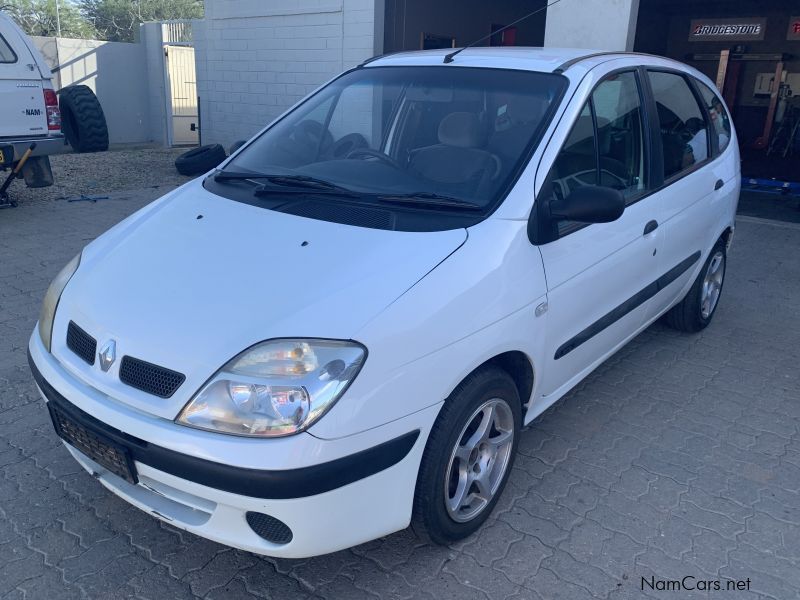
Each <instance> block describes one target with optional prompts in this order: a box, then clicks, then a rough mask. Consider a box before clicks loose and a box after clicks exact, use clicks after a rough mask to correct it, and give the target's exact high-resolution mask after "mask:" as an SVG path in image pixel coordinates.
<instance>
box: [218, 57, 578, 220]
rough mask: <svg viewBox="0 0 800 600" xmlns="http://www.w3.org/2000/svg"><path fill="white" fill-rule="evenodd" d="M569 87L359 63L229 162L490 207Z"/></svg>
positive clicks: (489, 73) (495, 73)
mask: <svg viewBox="0 0 800 600" xmlns="http://www.w3.org/2000/svg"><path fill="white" fill-rule="evenodd" d="M565 87H566V79H565V78H564V77H563V76H561V75H554V74H551V73H537V72H530V71H514V70H502V69H486V68H467V67H455V68H454V67H451V66H442V67H438V66H422V67H366V68H360V69H355V70H354V71H351V72H350V73H347V74H345V75H343V76H342V77H340V78H339V79H337V80H335V81H334V82H332V83H331V84H329V85H328V86H326V87H325V88H323V89H322V90H320V91H319V92H318V93H316V94H315V95H314V96H312V97H311V98H310V99H309V100H307V101H306V102H304V103H303V104H302V105H300V106H299V107H298V108H296V109H295V110H293V111H292V112H291V113H289V114H288V115H287V116H286V117H284V118H283V119H282V120H280V121H279V122H278V123H276V124H275V125H273V126H272V127H271V128H270V129H268V130H267V131H266V132H264V133H263V134H262V135H261V136H260V137H258V138H257V139H255V140H254V141H253V142H252V143H251V144H250V145H249V146H248V147H246V148H245V149H244V150H242V152H241V153H240V154H239V155H238V156H236V158H235V159H233V161H231V163H230V164H229V165H228V166H227V167H226V170H228V171H237V172H252V173H254V174H270V175H273V174H274V175H280V176H282V177H306V178H313V179H315V180H324V181H325V182H327V183H331V184H335V185H336V186H339V188H346V189H347V190H348V191H350V192H353V193H354V194H357V195H358V196H359V200H360V201H363V202H373V201H379V200H381V198H384V197H386V196H389V195H390V196H392V197H397V196H398V195H413V196H415V197H417V198H419V197H420V196H422V195H425V196H427V199H428V200H431V197H433V196H439V197H443V198H445V199H455V200H460V201H465V202H468V203H470V204H472V205H475V206H476V207H477V208H478V209H481V210H484V209H485V210H488V209H489V208H490V207H492V206H494V205H496V201H498V200H499V198H500V196H501V194H502V192H503V191H504V190H505V189H507V187H508V184H509V183H510V181H512V180H513V178H514V177H515V176H516V174H517V173H518V170H519V168H520V167H521V165H522V164H523V163H524V161H525V160H527V157H528V156H529V150H530V149H531V147H532V144H533V143H534V142H535V141H536V140H537V139H538V137H539V136H540V135H541V133H542V132H543V131H544V128H545V127H546V125H547V121H548V119H549V115H550V114H551V112H552V109H554V108H555V105H556V104H557V102H558V100H559V99H560V97H561V94H562V93H563V89H564V88H565ZM440 199H441V198H440ZM331 201H333V198H331ZM348 201H349V202H354V201H356V200H355V199H354V198H353V197H350V198H349V199H348ZM445 202H446V200H445ZM428 204H429V205H430V202H429V203H428ZM420 206H421V205H420ZM406 208H411V209H413V208H414V206H412V203H411V202H408V203H407V206H406ZM438 208H439V209H442V210H444V209H445V207H444V206H443V205H442V204H440V206H439V207H438Z"/></svg>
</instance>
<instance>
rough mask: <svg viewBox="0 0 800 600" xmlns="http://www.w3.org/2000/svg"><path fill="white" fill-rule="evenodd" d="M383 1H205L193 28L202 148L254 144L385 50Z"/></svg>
mask: <svg viewBox="0 0 800 600" xmlns="http://www.w3.org/2000/svg"><path fill="white" fill-rule="evenodd" d="M382 15H383V0H269V1H268V2H264V1H262V0H206V3H205V19H204V20H203V21H195V22H193V24H192V27H193V32H194V46H195V56H196V65H197V90H198V94H199V96H200V116H201V128H202V129H201V139H202V143H203V144H208V143H215V142H218V143H222V144H223V145H225V146H226V147H227V146H228V145H229V144H231V143H232V142H234V141H236V140H237V139H246V138H249V137H251V136H252V135H253V134H254V133H256V132H257V131H258V130H259V129H261V128H262V127H264V126H265V125H266V124H268V123H269V122H270V121H272V120H273V119H274V118H275V117H277V116H278V115H280V114H281V113H282V112H284V111H285V110H286V109H287V108H289V107H290V106H291V105H293V104H294V103H296V102H297V101H298V100H300V99H301V98H302V97H303V96H305V95H307V94H308V93H309V92H311V91H313V90H314V89H316V88H317V87H319V86H320V85H321V84H322V83H324V82H326V81H327V80H329V79H330V78H332V77H334V76H335V75H337V74H338V73H340V72H341V71H342V70H344V69H347V68H350V67H353V66H356V65H357V64H359V63H361V62H363V61H364V60H365V59H367V58H369V57H371V56H373V55H375V54H380V53H381V52H382V49H383V16H382Z"/></svg>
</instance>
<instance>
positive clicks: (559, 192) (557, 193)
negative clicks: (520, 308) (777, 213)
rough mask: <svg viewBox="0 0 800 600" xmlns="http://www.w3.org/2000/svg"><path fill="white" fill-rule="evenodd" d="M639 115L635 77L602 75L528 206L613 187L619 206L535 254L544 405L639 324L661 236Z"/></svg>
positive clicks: (561, 231) (569, 229) (632, 73)
mask: <svg viewBox="0 0 800 600" xmlns="http://www.w3.org/2000/svg"><path fill="white" fill-rule="evenodd" d="M643 106H644V102H643V96H642V92H641V86H640V82H639V74H638V72H637V71H636V70H629V71H622V72H616V73H613V74H610V75H608V76H606V77H605V78H604V79H603V80H602V81H601V82H600V83H599V84H598V85H597V86H596V87H595V88H594V91H593V92H592V94H591V97H590V99H589V101H588V102H587V103H586V105H585V106H584V107H583V110H582V112H581V114H580V116H579V118H578V119H577V121H576V122H575V123H574V125H573V127H572V131H571V133H570V135H569V137H568V139H567V141H566V143H565V144H564V146H563V147H562V148H561V151H560V153H559V154H558V156H557V158H556V159H555V161H554V163H553V166H552V168H551V171H550V174H549V175H548V178H547V180H546V182H545V185H544V186H543V188H542V193H541V194H540V196H539V197H538V198H537V200H536V202H537V203H540V202H549V201H552V200H558V199H559V198H560V197H563V196H565V195H567V194H569V192H570V191H571V190H573V189H575V188H576V187H578V186H582V185H602V186H607V187H612V188H615V189H618V190H620V191H621V192H622V193H623V195H624V196H625V198H626V208H625V212H624V213H623V214H622V216H621V217H620V218H619V219H617V220H616V221H614V222H611V223H597V224H590V225H586V224H581V223H574V222H567V221H562V222H559V223H557V224H556V225H555V226H554V227H553V228H552V230H551V232H552V233H551V235H552V236H553V237H556V238H557V239H555V240H553V241H550V242H548V243H544V244H541V245H540V246H539V249H540V251H541V254H542V259H543V262H544V268H545V273H546V276H547V287H548V313H547V315H548V317H547V318H548V322H547V344H546V347H547V348H548V350H547V356H546V360H547V362H548V364H547V365H546V368H544V369H543V370H542V371H543V373H544V381H543V382H542V385H543V393H544V394H545V396H549V395H552V394H555V395H560V393H561V392H562V391H564V389H568V388H569V387H571V386H572V385H574V383H576V381H577V380H578V379H580V378H581V377H583V376H584V375H585V374H586V373H588V372H589V371H590V370H591V369H592V368H594V366H596V365H597V364H598V363H599V362H600V361H601V360H602V359H603V358H605V357H606V356H607V355H608V354H609V353H610V352H612V351H613V350H615V349H616V348H617V347H619V346H620V345H621V344H622V343H624V342H625V341H626V340H627V339H628V338H630V337H631V336H632V335H634V334H635V333H636V331H637V330H638V329H639V328H640V326H641V325H642V323H643V322H644V318H645V314H646V310H647V305H648V302H649V300H650V297H651V295H650V294H649V291H650V288H649V287H648V285H649V283H650V282H651V281H652V280H654V279H655V278H656V277H657V265H658V259H659V257H658V256H657V250H658V248H659V245H660V240H661V230H660V229H659V228H658V227H655V228H654V227H653V221H654V219H655V214H654V213H655V210H654V206H653V203H652V200H651V197H648V195H647V194H648V167H647V165H648V162H647V161H648V139H649V135H648V133H647V132H646V130H645V128H644V123H645V122H646V121H645V119H644V111H643V108H642V107H643ZM539 208H540V209H541V208H542V207H541V206H540V207H539ZM556 229H557V231H556Z"/></svg>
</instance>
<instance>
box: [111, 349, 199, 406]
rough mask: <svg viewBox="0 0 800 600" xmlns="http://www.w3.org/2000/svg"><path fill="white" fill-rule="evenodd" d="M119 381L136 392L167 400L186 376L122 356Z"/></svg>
mask: <svg viewBox="0 0 800 600" xmlns="http://www.w3.org/2000/svg"><path fill="white" fill-rule="evenodd" d="M119 379H120V381H122V383H125V384H127V385H129V386H131V387H135V388H136V389H137V390H142V391H143V392H147V393H148V394H153V395H154V396H160V397H161V398H169V397H170V396H172V394H174V393H175V390H177V389H178V388H179V387H180V386H181V384H182V383H183V381H184V379H186V376H185V375H184V374H183V373H178V372H177V371H172V370H170V369H167V368H165V367H159V366H158V365H154V364H153V363H149V362H147V361H144V360H139V359H138V358H133V357H132V356H123V357H122V362H121V363H120V365H119Z"/></svg>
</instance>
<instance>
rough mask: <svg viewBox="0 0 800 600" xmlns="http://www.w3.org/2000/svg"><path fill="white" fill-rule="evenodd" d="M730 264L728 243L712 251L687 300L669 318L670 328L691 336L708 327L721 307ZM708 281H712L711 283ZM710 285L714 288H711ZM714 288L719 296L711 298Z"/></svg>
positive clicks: (668, 314) (719, 242)
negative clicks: (723, 287) (720, 302)
mask: <svg viewBox="0 0 800 600" xmlns="http://www.w3.org/2000/svg"><path fill="white" fill-rule="evenodd" d="M727 263H728V256H727V252H726V248H725V242H724V241H723V240H720V241H718V242H717V243H716V245H715V246H714V247H713V248H712V249H711V252H710V253H709V255H708V258H707V259H706V262H705V264H704V265H703V268H702V269H701V270H700V273H699V274H698V276H697V279H695V281H694V284H693V285H692V287H691V289H690V290H689V292H688V293H687V294H686V296H685V297H684V299H683V300H681V301H680V302H679V303H678V304H676V305H675V306H674V307H672V309H671V310H670V311H669V312H668V313H667V314H666V322H667V324H668V325H669V326H670V327H672V328H674V329H677V330H679V331H686V332H688V333H695V332H697V331H701V330H702V329H705V328H706V327H708V325H709V323H711V319H713V318H714V313H716V312H717V306H719V299H720V296H721V295H722V286H723V284H724V283H725V268H726V266H727ZM707 277H710V279H709V280H708V281H707V280H706V278H707ZM707 283H708V284H713V285H712V286H710V287H709V286H707V285H706V284H707ZM712 288H713V291H715V296H714V294H713V293H711V294H710V295H709V292H712ZM707 301H710V302H708V303H707Z"/></svg>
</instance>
